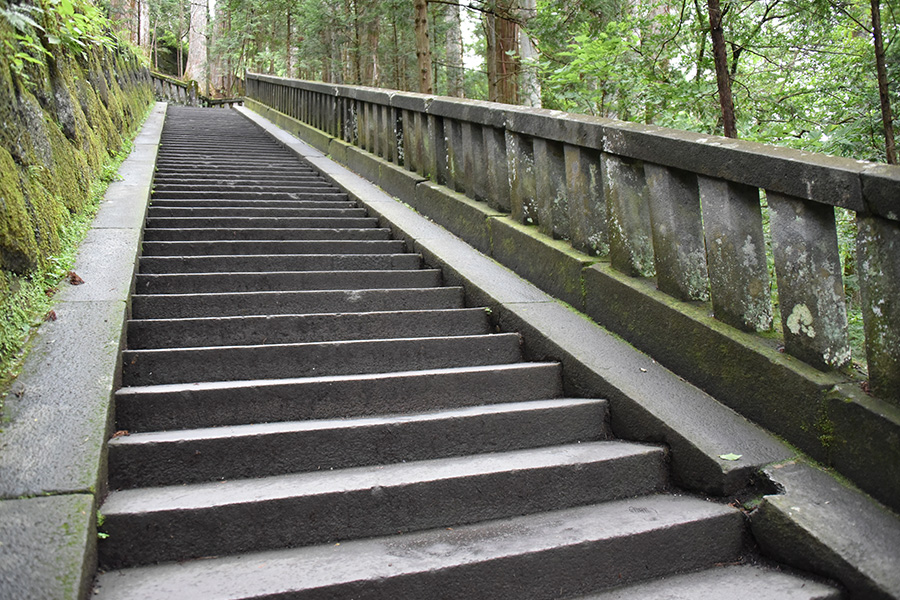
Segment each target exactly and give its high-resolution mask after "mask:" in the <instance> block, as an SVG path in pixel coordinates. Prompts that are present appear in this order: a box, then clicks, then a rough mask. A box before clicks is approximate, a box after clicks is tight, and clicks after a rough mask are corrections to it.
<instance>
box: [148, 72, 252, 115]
mask: <svg viewBox="0 0 900 600" xmlns="http://www.w3.org/2000/svg"><path fill="white" fill-rule="evenodd" d="M150 77H151V79H152V81H153V92H154V93H155V94H156V99H157V100H159V101H162V102H169V103H170V104H183V105H185V106H207V107H219V108H231V107H232V106H234V105H238V106H240V105H242V104H243V103H244V99H243V98H207V97H206V96H203V95H201V94H200V92H199V88H198V86H197V82H196V81H193V80H192V81H181V80H179V79H173V78H171V77H169V76H167V75H163V74H162V73H156V72H152V71H151V73H150Z"/></svg>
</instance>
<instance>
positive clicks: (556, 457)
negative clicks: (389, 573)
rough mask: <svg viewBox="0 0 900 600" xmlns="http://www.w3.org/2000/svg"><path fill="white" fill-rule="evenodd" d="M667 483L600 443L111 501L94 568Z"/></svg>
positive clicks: (304, 542) (544, 506)
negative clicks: (98, 565) (97, 565)
mask: <svg viewBox="0 0 900 600" xmlns="http://www.w3.org/2000/svg"><path fill="white" fill-rule="evenodd" d="M665 485H666V469H665V454H664V452H663V450H662V449H661V448H659V447H655V446H644V445H638V444H631V443H625V442H618V441H608V442H586V443H583V444H569V445H563V446H550V447H547V448H537V449H526V450H513V451H509V452H497V453H489V454H474V455H467V456H461V457H451V458H443V459H435V460H427V461H416V462H408V463H393V464H387V465H377V466H367V467H357V468H352V469H339V470H334V471H320V472H311V473H295V474H289V475H279V476H272V477H265V478H254V479H241V480H233V481H222V482H212V483H202V484H192V485H178V486H171V487H160V488H145V489H133V490H122V491H114V492H111V493H110V494H109V496H108V497H107V499H106V501H105V502H104V504H103V508H102V511H103V515H104V517H105V523H104V531H105V532H106V533H108V534H109V537H108V538H107V539H105V540H104V541H103V542H102V543H101V544H100V547H99V551H100V557H99V559H100V564H101V568H123V567H130V566H135V565H140V564H148V563H154V562H163V561H176V560H186V559H190V558H199V557H203V556H215V555H221V554H239V553H243V552H254V551H260V550H268V549H275V548H285V547H297V546H309V545H314V544H324V543H329V542H331V543H333V542H339V541H342V540H349V539H356V538H364V537H373V536H379V535H391V534H396V533H401V532H408V531H418V530H425V529H431V528H435V527H455V526H459V525H464V524H469V523H475V522H479V521H487V520H493V519H502V518H508V517H513V516H519V515H523V514H530V513H535V512H541V511H548V510H559V509H564V508H570V507H573V506H581V505H585V504H593V503H598V502H606V501H610V500H615V499H619V498H628V497H632V496H637V495H642V494H650V493H654V492H658V491H661V490H662V489H663V488H664V487H665ZM738 515H740V513H738ZM738 518H740V516H739V517H738ZM262 532H265V534H264V535H261V533H262Z"/></svg>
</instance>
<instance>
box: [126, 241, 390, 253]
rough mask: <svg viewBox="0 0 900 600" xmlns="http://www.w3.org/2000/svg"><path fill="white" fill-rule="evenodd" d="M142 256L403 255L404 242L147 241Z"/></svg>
mask: <svg viewBox="0 0 900 600" xmlns="http://www.w3.org/2000/svg"><path fill="white" fill-rule="evenodd" d="M142 248H143V256H144V257H148V256H190V255H203V256H217V255H238V254H357V255H359V254H403V253H405V251H406V244H405V243H404V242H403V241H402V240H388V239H385V240H372V241H369V240H338V239H322V240H291V241H287V240H247V241H242V240H241V241H232V240H227V241H224V240H213V241H165V242H158V241H146V240H145V241H144V244H143V246H142Z"/></svg>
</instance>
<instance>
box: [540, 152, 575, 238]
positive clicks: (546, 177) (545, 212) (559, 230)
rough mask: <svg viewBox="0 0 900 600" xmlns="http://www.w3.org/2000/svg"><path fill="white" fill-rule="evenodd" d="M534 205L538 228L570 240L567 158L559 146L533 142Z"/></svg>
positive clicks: (548, 233) (543, 231) (553, 235)
mask: <svg viewBox="0 0 900 600" xmlns="http://www.w3.org/2000/svg"><path fill="white" fill-rule="evenodd" d="M534 163H535V173H534V179H535V204H536V207H537V213H538V227H539V228H540V230H541V232H542V233H545V234H547V235H549V236H552V237H554V238H559V239H564V240H567V239H569V238H571V226H570V218H569V204H568V188H567V187H566V157H565V152H564V151H563V145H562V144H561V143H559V142H554V141H551V140H545V139H543V138H535V139H534Z"/></svg>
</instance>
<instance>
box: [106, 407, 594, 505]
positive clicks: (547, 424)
mask: <svg viewBox="0 0 900 600" xmlns="http://www.w3.org/2000/svg"><path fill="white" fill-rule="evenodd" d="M606 421H607V419H606V402H604V401H602V400H584V399H571V398H562V399H553V400H533V401H530V402H510V403H504V404H491V405H486V406H472V407H463V408H450V409H445V410H438V411H433V412H418V413H406V414H402V415H386V416H372V417H356V418H344V419H319V420H306V421H287V422H281V423H259V424H248V425H235V426H227V427H210V428H203V429H188V430H175V431H151V432H147V433H134V434H129V435H125V436H121V437H118V438H115V439H113V440H111V441H110V443H109V465H110V466H109V471H110V488H111V489H127V488H136V487H153V486H166V485H177V484H184V483H199V482H203V481H215V480H222V479H239V478H250V477H265V476H270V475H280V474H284V473H301V472H306V471H323V470H329V469H341V468H350V467H359V466H366V465H376V464H386V463H392V462H408V461H418V460H430V459H435V458H445V457H449V456H461V455H464V454H473V453H484V452H505V451H509V450H518V449H523V448H536V447H541V446H550V445H554V444H570V443H575V442H587V441H597V440H601V439H605V438H607V437H608V435H609V432H608V430H607V427H606ZM259 456H265V457H266V460H265V461H260V460H257V457H259Z"/></svg>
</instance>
